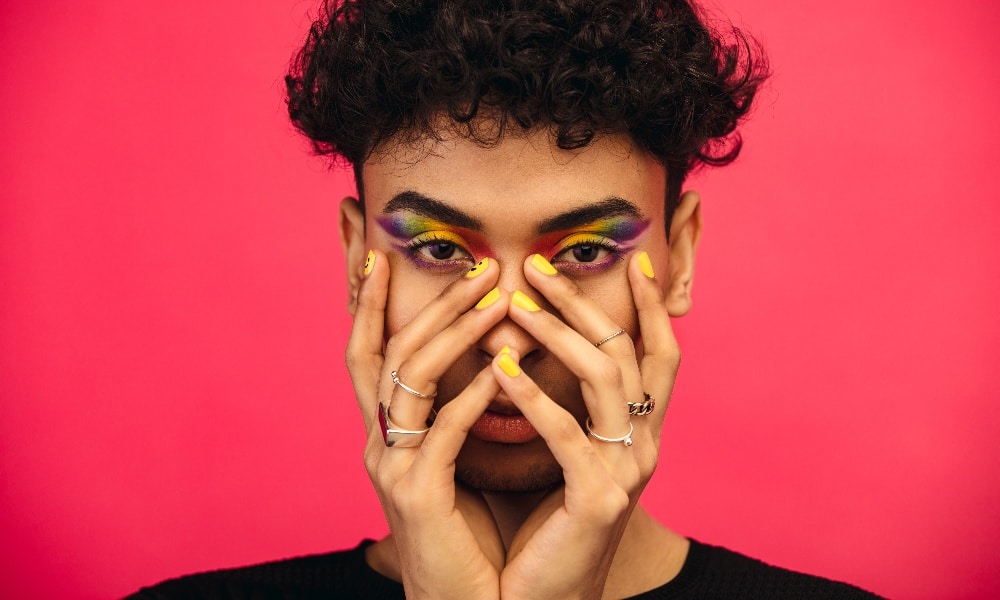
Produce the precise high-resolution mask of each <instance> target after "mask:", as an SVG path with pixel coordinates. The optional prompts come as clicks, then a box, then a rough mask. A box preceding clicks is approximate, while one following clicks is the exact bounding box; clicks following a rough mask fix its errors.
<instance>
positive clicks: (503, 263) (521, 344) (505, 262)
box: [479, 256, 551, 363]
mask: <svg viewBox="0 0 1000 600" xmlns="http://www.w3.org/2000/svg"><path fill="white" fill-rule="evenodd" d="M525 258H526V257H522V256H504V257H499V256H498V257H496V260H497V264H498V265H499V267H500V278H499V280H498V281H497V286H498V287H500V288H501V289H504V290H507V291H508V292H509V293H513V292H514V290H520V291H521V292H523V293H525V294H527V295H528V296H529V297H531V299H532V300H534V301H535V302H536V303H538V305H539V306H541V307H542V308H543V309H545V310H551V307H550V306H549V305H548V303H547V302H546V301H545V298H544V297H542V295H541V294H539V293H538V291H536V290H535V289H534V288H532V287H531V286H530V285H529V284H528V280H527V279H526V278H525V277H524V259H525ZM504 346H510V348H511V350H514V351H515V352H517V353H518V354H519V355H520V356H521V362H522V363H524V362H525V361H526V360H527V361H534V360H538V359H539V358H540V356H541V354H542V352H543V351H544V348H543V347H542V346H541V345H540V344H539V343H538V340H536V339H535V338H534V337H532V336H531V334H529V333H528V332H527V331H525V330H524V328H522V327H521V326H520V325H518V324H517V323H515V322H514V321H513V320H511V318H510V316H506V317H504V318H503V320H502V321H500V322H499V323H497V324H496V325H494V326H493V327H492V328H491V329H490V330H489V331H487V332H486V334H485V335H484V336H483V337H482V338H481V339H480V340H479V349H480V350H481V351H483V352H485V353H487V354H489V355H490V357H491V358H492V357H493V356H495V355H496V354H497V352H499V351H500V349H501V348H503V347H504Z"/></svg>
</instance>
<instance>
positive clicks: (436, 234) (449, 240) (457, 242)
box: [403, 231, 475, 270]
mask: <svg viewBox="0 0 1000 600" xmlns="http://www.w3.org/2000/svg"><path fill="white" fill-rule="evenodd" d="M441 243H446V244H452V245H454V246H455V249H456V250H457V251H458V252H462V253H464V254H465V255H466V256H465V257H461V258H449V259H443V260H439V259H429V258H427V257H425V256H423V255H421V253H420V251H421V250H422V249H424V248H426V247H428V246H433V245H434V244H441ZM466 246H467V244H466V243H465V240H463V239H462V238H461V237H459V236H457V235H454V234H452V233H449V232H444V231H428V232H426V233H421V234H420V235H418V236H417V237H415V238H413V239H412V240H410V241H408V242H406V244H404V245H403V250H404V251H405V252H406V255H407V256H408V257H409V258H410V260H411V261H413V262H415V263H417V264H419V265H421V266H423V267H425V268H431V269H435V268H436V269H442V270H450V269H453V268H455V266H456V264H457V263H462V264H463V265H468V264H471V263H473V262H475V259H474V258H473V256H472V252H470V251H469V250H467V249H466Z"/></svg>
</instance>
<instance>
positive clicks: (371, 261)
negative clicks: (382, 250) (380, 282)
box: [365, 250, 375, 275]
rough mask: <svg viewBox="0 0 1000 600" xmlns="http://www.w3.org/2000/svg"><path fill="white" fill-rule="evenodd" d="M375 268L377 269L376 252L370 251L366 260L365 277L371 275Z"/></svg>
mask: <svg viewBox="0 0 1000 600" xmlns="http://www.w3.org/2000/svg"><path fill="white" fill-rule="evenodd" d="M374 268H375V251H374V250H369V251H368V256H367V257H366V258H365V275H368V274H369V273H371V272H372V269H374Z"/></svg>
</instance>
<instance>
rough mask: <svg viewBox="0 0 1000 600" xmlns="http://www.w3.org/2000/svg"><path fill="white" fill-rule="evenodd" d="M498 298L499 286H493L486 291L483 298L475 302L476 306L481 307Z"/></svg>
mask: <svg viewBox="0 0 1000 600" xmlns="http://www.w3.org/2000/svg"><path fill="white" fill-rule="evenodd" d="M499 299H500V288H493V289H492V290H490V291H488V292H486V295H485V296H483V299H482V300H480V301H479V302H477V303H476V308H478V309H483V308H486V307H487V306H489V305H490V304H493V303H494V302H496V301H497V300H499Z"/></svg>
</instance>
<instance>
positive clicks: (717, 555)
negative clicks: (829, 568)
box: [635, 540, 879, 600]
mask: <svg viewBox="0 0 1000 600" xmlns="http://www.w3.org/2000/svg"><path fill="white" fill-rule="evenodd" d="M667 598H676V599H682V598H683V599H687V598H691V599H694V598H704V599H710V598H720V599H722V598H726V599H738V598H767V599H769V600H771V599H773V600H781V599H783V598H788V599H792V598H812V599H815V600H870V599H873V598H879V596H876V595H875V594H872V593H871V592H867V591H865V590H863V589H861V588H858V587H855V586H853V585H850V584H847V583H842V582H839V581H833V580H831V579H825V578H823V577H816V576H814V575H806V574H805V573H798V572H796V571H790V570H788V569H783V568H781V567H775V566H773V565H769V564H767V563H765V562H763V561H760V560H757V559H755V558H750V557H749V556H745V555H743V554H740V553H738V552H733V551H732V550H727V549H726V548H722V547H719V546H711V545H709V544H703V543H701V542H698V541H696V540H691V549H690V550H689V552H688V557H687V560H686V561H685V562H684V566H683V567H682V568H681V571H680V573H678V575H677V577H675V578H674V579H672V580H671V581H670V582H668V583H667V584H666V585H664V586H662V587H659V588H657V589H655V590H650V591H649V592H646V593H644V594H641V595H639V596H636V597H635V600H665V599H667Z"/></svg>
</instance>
